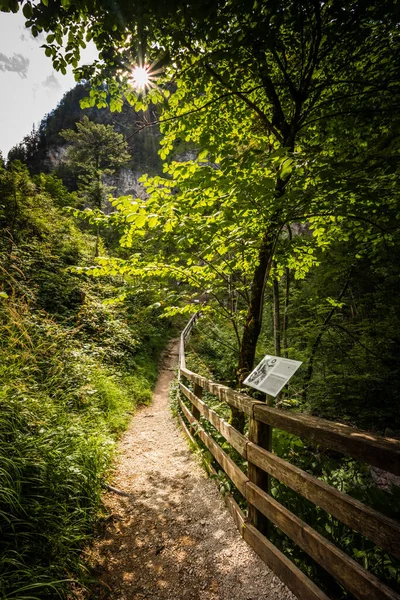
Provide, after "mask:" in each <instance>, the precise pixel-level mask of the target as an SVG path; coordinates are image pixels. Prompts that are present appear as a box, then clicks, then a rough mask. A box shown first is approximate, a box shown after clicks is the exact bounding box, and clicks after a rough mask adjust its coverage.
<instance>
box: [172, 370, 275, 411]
mask: <svg viewBox="0 0 400 600" xmlns="http://www.w3.org/2000/svg"><path fill="white" fill-rule="evenodd" d="M181 374H182V375H184V376H185V377H186V379H188V380H189V381H191V382H192V383H195V384H197V385H199V386H200V387H202V388H203V390H205V391H206V392H210V394H214V396H217V398H219V399H220V400H221V401H222V402H226V403H227V404H229V406H233V407H234V408H237V409H238V410H241V411H242V412H244V413H245V414H246V415H248V416H250V415H252V414H253V405H254V404H261V405H263V404H264V403H263V402H259V401H258V400H253V399H252V398H250V396H245V395H244V394H239V392H235V391H234V390H231V389H230V388H228V387H227V386H226V385H221V384H219V383H214V382H213V381H210V380H209V379H206V378H205V377H201V375H197V373H193V371H190V370H189V369H186V367H185V368H184V369H181Z"/></svg>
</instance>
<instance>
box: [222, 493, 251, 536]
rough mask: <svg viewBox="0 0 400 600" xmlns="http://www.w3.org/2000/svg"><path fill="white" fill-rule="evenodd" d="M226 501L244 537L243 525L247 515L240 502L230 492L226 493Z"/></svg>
mask: <svg viewBox="0 0 400 600" xmlns="http://www.w3.org/2000/svg"><path fill="white" fill-rule="evenodd" d="M224 501H225V504H226V506H227V508H228V510H229V512H230V514H231V516H232V518H233V520H234V522H235V525H236V527H237V528H238V530H239V533H240V535H241V536H242V537H243V526H244V524H245V522H246V517H245V516H244V514H243V512H242V510H241V508H240V506H239V504H238V503H237V502H236V500H235V499H234V498H233V497H232V496H231V495H230V494H226V496H224Z"/></svg>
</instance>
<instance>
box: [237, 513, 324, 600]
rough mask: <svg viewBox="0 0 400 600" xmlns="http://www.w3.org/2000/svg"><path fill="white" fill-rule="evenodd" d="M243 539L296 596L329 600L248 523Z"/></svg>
mask: <svg viewBox="0 0 400 600" xmlns="http://www.w3.org/2000/svg"><path fill="white" fill-rule="evenodd" d="M243 538H244V539H245V541H246V542H247V543H248V544H249V546H251V547H252V548H253V550H254V551H255V552H257V554H258V555H259V556H260V557H261V558H262V559H263V561H264V562H265V563H267V565H269V566H270V567H271V569H272V570H273V571H274V573H276V574H277V575H278V577H280V578H281V580H282V581H284V582H285V584H286V585H287V587H288V588H289V589H290V590H291V591H292V592H293V593H294V594H296V596H298V597H299V598H305V599H306V600H329V598H328V596H327V595H326V594H325V593H324V592H323V591H322V590H320V589H319V587H317V586H316V585H315V583H313V582H312V581H311V579H309V578H308V577H307V575H305V574H304V573H303V572H302V571H300V569H298V568H297V567H296V565H295V564H293V563H292V561H291V560H290V559H289V558H287V557H286V556H285V555H284V554H283V553H282V552H281V551H280V550H278V548H277V547H276V546H274V544H272V543H271V542H270V541H269V540H268V539H267V538H266V537H265V536H264V535H262V533H260V532H259V531H258V530H257V529H256V528H255V527H253V525H251V524H250V523H245V525H244V527H243Z"/></svg>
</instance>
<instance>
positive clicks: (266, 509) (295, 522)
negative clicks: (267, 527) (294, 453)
mask: <svg viewBox="0 0 400 600" xmlns="http://www.w3.org/2000/svg"><path fill="white" fill-rule="evenodd" d="M245 495H246V498H247V500H248V501H249V502H251V504H252V505H253V506H255V507H256V508H257V509H258V510H259V511H260V512H262V513H263V515H265V516H266V517H267V518H268V519H269V520H270V521H272V523H274V524H275V525H276V526H277V527H278V528H279V529H280V530H281V531H283V533H285V534H286V535H287V536H289V537H290V539H292V540H293V541H294V542H295V543H296V544H297V545H298V546H299V547H300V548H302V549H303V550H304V551H305V552H307V554H309V556H311V557H312V558H313V559H314V560H316V561H317V562H318V564H320V565H321V567H323V568H324V569H325V570H326V571H328V573H330V574H331V575H332V576H333V577H335V579H337V580H338V581H339V582H340V583H342V584H343V585H344V587H345V588H346V589H347V590H349V591H350V592H351V593H352V594H353V595H354V596H355V597H356V598H358V599H359V600H399V599H400V596H398V595H397V594H396V593H395V592H394V591H393V590H391V589H390V588H388V587H387V586H386V585H385V584H383V583H382V582H381V581H379V579H377V577H375V576H374V575H372V574H371V573H369V572H368V571H366V570H365V569H364V568H363V567H362V566H361V565H359V564H358V562H356V561H355V560H353V559H352V558H350V557H349V556H348V555H347V554H346V553H345V552H343V551H342V550H340V549H339V548H337V547H336V546H335V545H334V544H332V542H330V541H329V540H327V539H326V538H324V537H323V536H322V535H321V534H319V533H318V532H317V531H315V529H313V528H312V527H310V526H309V525H307V523H305V522H304V521H302V520H301V519H299V517H297V516H296V515H294V514H293V513H292V512H290V510H288V509H287V508H286V507H284V506H283V505H282V504H280V503H279V502H277V501H276V500H275V499H274V498H272V496H270V495H269V494H266V493H265V492H263V491H262V490H261V489H260V488H259V487H257V486H256V485H254V484H253V483H251V482H250V481H248V482H247V484H246V493H245Z"/></svg>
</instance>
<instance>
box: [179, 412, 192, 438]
mask: <svg viewBox="0 0 400 600" xmlns="http://www.w3.org/2000/svg"><path fill="white" fill-rule="evenodd" d="M178 419H179V423H180V424H181V427H182V429H183V431H184V433H185V434H186V435H187V437H188V438H189V440H190V441H191V442H192V444H197V442H196V440H195V439H194V437H193V436H192V434H191V433H190V431H189V428H188V427H187V426H186V423H185V421H184V420H183V418H182V415H178Z"/></svg>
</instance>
